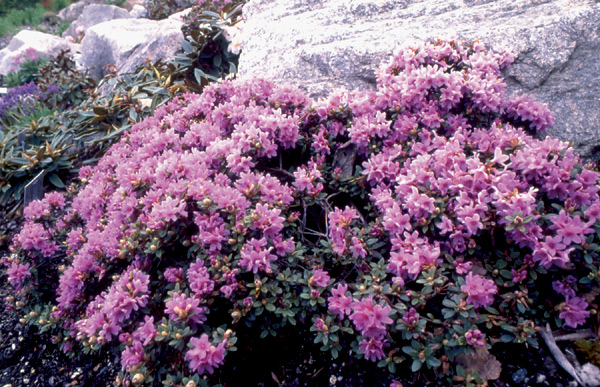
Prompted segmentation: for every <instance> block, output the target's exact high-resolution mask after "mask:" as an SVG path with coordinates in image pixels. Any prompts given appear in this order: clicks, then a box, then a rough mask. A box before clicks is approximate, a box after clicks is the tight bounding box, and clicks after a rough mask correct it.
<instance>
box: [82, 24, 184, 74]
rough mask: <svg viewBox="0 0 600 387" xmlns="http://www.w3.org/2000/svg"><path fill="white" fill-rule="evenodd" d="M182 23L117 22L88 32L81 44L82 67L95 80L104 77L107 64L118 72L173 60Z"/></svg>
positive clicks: (180, 39) (100, 25)
mask: <svg viewBox="0 0 600 387" xmlns="http://www.w3.org/2000/svg"><path fill="white" fill-rule="evenodd" d="M181 26H182V23H181V22H179V21H176V20H168V19H166V20H160V21H154V20H148V19H117V20H111V21H107V22H104V23H100V24H97V25H95V26H93V27H91V28H90V29H89V30H87V32H86V34H85V38H83V41H82V42H81V65H83V67H86V68H90V74H91V75H93V76H95V77H98V78H99V77H101V76H103V75H106V74H107V73H108V71H107V70H106V69H103V68H104V66H106V65H114V66H115V67H116V69H117V73H119V74H122V73H126V72H131V71H133V70H135V68H136V66H138V65H139V64H141V63H143V62H144V61H145V60H146V59H150V60H151V61H156V60H158V59H159V58H163V59H167V58H170V57H172V56H173V55H174V54H175V52H176V51H177V50H179V49H180V48H181V41H182V40H183V34H182V33H181Z"/></svg>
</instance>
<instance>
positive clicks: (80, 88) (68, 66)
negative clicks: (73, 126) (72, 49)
mask: <svg viewBox="0 0 600 387" xmlns="http://www.w3.org/2000/svg"><path fill="white" fill-rule="evenodd" d="M37 84H38V86H39V88H40V89H41V90H42V91H47V90H48V89H52V88H56V87H58V92H57V93H55V97H54V98H55V101H54V102H53V105H54V106H55V107H56V108H60V109H68V108H72V107H74V106H77V105H79V104H81V103H82V102H83V101H85V100H86V99H87V98H88V96H89V94H90V92H91V91H92V90H93V89H94V88H95V87H96V82H95V81H94V80H93V79H92V78H90V77H89V76H88V72H87V71H79V70H77V68H76V64H75V61H74V60H73V59H72V58H71V56H70V55H69V50H63V51H61V52H60V53H59V54H58V55H57V56H56V58H55V59H53V60H52V63H50V64H48V65H46V66H44V67H43V68H41V69H40V71H39V76H38V78H37Z"/></svg>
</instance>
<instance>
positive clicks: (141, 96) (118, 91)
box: [0, 3, 241, 209]
mask: <svg viewBox="0 0 600 387" xmlns="http://www.w3.org/2000/svg"><path fill="white" fill-rule="evenodd" d="M195 12H197V14H198V16H199V17H202V18H203V21H204V25H203V26H202V28H199V27H198V26H192V27H190V28H187V29H185V35H184V36H186V40H185V41H183V42H182V45H183V47H182V53H181V54H179V55H177V57H176V58H175V59H174V60H173V61H172V62H170V63H164V62H163V61H160V60H159V61H157V62H156V63H145V64H144V65H142V66H140V67H139V68H138V69H137V70H136V71H135V72H134V73H133V74H125V75H123V76H120V77H117V76H116V75H114V74H113V75H112V76H108V77H106V78H105V79H104V80H102V82H101V83H100V85H98V88H97V89H96V83H95V82H94V81H93V80H92V79H90V78H89V77H88V74H87V72H85V71H83V72H82V71H78V70H77V69H76V68H75V63H74V62H73V60H72V59H71V58H70V56H69V55H68V53H67V52H63V53H61V54H60V55H58V56H57V58H56V59H55V60H53V61H52V62H51V63H49V64H48V65H47V66H45V67H43V68H41V69H40V72H39V74H36V77H37V82H38V86H37V88H38V89H39V90H40V91H41V92H43V93H47V91H48V90H51V91H52V92H53V93H52V94H51V95H52V97H51V98H46V99H43V100H41V101H42V102H40V104H41V105H43V106H45V107H46V108H47V110H44V114H38V115H37V116H35V117H29V116H28V114H29V113H28V114H22V112H21V110H19V109H18V108H15V109H13V110H11V114H12V115H11V117H12V118H11V119H10V121H6V122H5V123H4V124H5V128H6V132H5V133H3V134H2V138H1V139H0V141H1V146H0V148H1V149H2V152H0V203H1V204H2V205H3V206H6V207H7V208H8V207H10V208H14V209H17V208H19V204H20V203H21V196H22V192H23V189H24V187H25V185H26V184H27V183H28V182H29V181H30V179H31V178H33V177H34V176H36V175H37V174H38V173H39V172H40V171H42V170H44V171H46V172H47V174H46V176H47V178H46V179H47V180H46V181H47V184H48V185H52V186H54V187H56V188H64V187H65V182H68V181H70V180H71V179H72V177H73V176H76V175H77V171H78V169H79V168H80V167H81V166H83V165H90V164H93V163H95V162H97V161H98V159H99V158H100V157H101V156H102V155H103V154H104V152H105V151H106V150H107V149H108V148H109V147H110V145H111V144H113V143H114V142H115V141H117V140H118V139H119V137H120V135H121V134H123V133H124V132H126V131H127V130H129V129H130V128H131V126H132V125H133V124H134V123H136V122H139V121H141V120H142V119H143V118H145V117H147V116H148V115H150V114H151V113H152V112H153V111H154V109H156V108H157V107H158V106H160V105H162V104H163V103H166V102H167V101H169V100H170V99H171V98H173V96H175V95H178V94H181V93H183V92H189V91H194V92H199V91H201V90H202V89H203V87H205V86H206V85H208V84H209V83H210V82H212V81H215V80H218V79H220V78H222V77H225V76H227V75H229V74H230V73H234V72H236V71H237V70H236V65H237V58H238V55H239V52H238V53H236V54H234V53H231V52H229V51H227V48H228V43H227V41H226V39H225V38H223V36H222V33H221V31H222V30H223V28H225V27H227V26H230V25H233V24H235V23H237V21H238V20H239V18H240V16H241V5H240V3H235V4H233V3H232V4H230V5H229V6H228V7H226V8H224V9H223V12H222V13H221V14H214V13H211V14H207V15H204V14H203V13H202V11H201V10H196V11H195ZM12 101H21V99H19V98H16V99H15V98H13V99H12ZM23 101H25V100H23ZM11 106H12V105H11ZM63 109H64V110H63ZM55 110H58V111H57V112H56V113H55V114H54V111H55ZM31 118H35V120H33V121H32V120H31ZM16 123H19V124H18V125H17V124H16ZM23 130H25V134H26V136H25V146H24V149H23V146H21V145H20V144H19V143H18V133H20V132H22V131H23Z"/></svg>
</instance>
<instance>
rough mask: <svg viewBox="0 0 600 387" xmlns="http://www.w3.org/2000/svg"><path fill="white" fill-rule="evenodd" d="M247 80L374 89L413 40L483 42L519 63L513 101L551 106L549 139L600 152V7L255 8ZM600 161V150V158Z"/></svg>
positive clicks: (413, 1)
mask: <svg viewBox="0 0 600 387" xmlns="http://www.w3.org/2000/svg"><path fill="white" fill-rule="evenodd" d="M243 12H244V19H245V26H244V30H243V34H242V39H241V40H242V44H241V47H242V55H241V57H240V62H239V75H240V76H248V75H261V74H262V75H267V76H269V77H271V78H273V79H274V80H275V81H278V82H283V81H285V82H290V83H292V84H296V85H298V86H300V87H303V88H305V89H306V90H307V91H308V92H309V94H310V95H311V96H313V97H318V96H324V95H327V94H328V93H329V91H330V90H332V89H333V88H336V87H340V86H345V87H346V88H348V89H351V90H352V89H361V88H369V89H374V88H375V86H376V78H375V72H374V70H375V69H376V68H377V67H378V66H379V65H380V64H381V63H382V62H387V60H389V58H390V56H391V55H392V54H393V53H394V52H395V51H396V48H397V47H398V46H399V45H402V44H405V43H406V42H407V41H409V40H412V39H419V40H435V39H438V38H448V37H458V38H461V39H463V38H464V39H467V38H468V39H475V38H479V39H480V40H482V41H483V42H484V43H486V44H487V45H488V46H489V47H492V48H494V49H499V48H501V47H503V46H508V48H509V49H510V50H512V51H513V52H514V53H515V54H516V55H517V60H516V62H515V64H514V65H513V66H512V67H511V68H509V69H508V70H507V71H506V72H505V75H506V77H507V83H508V86H509V93H526V94H528V95H530V96H532V97H534V98H535V99H537V100H540V101H542V102H546V103H548V105H549V107H550V109H551V110H552V111H553V112H554V113H555V115H556V124H555V126H554V128H552V129H551V130H550V131H549V134H550V135H552V136H554V137H557V138H560V139H562V140H568V141H573V142H574V143H575V145H576V147H577V148H578V149H579V150H580V151H582V152H585V153H586V154H590V153H591V152H592V151H593V149H594V147H599V146H600V130H599V128H600V99H599V98H598V91H599V90H600V76H598V74H600V61H599V60H598V58H600V23H599V22H598V21H599V20H600V2H599V1H590V0H535V1H532V0H502V1H493V0H410V1H408V0H378V1H373V0H286V1H281V0H252V1H250V2H249V3H248V4H246V5H245V6H244V11H243ZM598 153H600V152H598Z"/></svg>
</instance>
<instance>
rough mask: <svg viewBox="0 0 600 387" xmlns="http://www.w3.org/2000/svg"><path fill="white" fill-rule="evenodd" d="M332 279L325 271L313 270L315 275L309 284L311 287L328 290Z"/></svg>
mask: <svg viewBox="0 0 600 387" xmlns="http://www.w3.org/2000/svg"><path fill="white" fill-rule="evenodd" d="M330 279H331V278H330V277H329V274H327V272H326V271H325V270H322V269H314V270H313V275H312V277H310V279H309V280H308V283H309V284H310V285H311V286H320V287H322V288H326V287H327V285H329V280H330Z"/></svg>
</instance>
